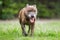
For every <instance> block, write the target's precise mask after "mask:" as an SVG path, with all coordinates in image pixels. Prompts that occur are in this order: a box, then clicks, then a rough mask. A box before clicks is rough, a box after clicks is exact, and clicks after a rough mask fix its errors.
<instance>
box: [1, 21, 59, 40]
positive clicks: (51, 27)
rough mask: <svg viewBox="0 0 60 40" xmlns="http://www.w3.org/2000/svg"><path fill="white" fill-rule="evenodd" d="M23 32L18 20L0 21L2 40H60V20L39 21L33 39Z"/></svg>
mask: <svg viewBox="0 0 60 40" xmlns="http://www.w3.org/2000/svg"><path fill="white" fill-rule="evenodd" d="M27 30H28V26H26V31H27ZM21 31H22V30H21V27H20V24H19V21H18V20H10V21H9V20H7V21H0V40H60V20H37V21H36V24H35V29H34V35H33V36H32V37H30V36H27V37H24V36H22V33H21Z"/></svg>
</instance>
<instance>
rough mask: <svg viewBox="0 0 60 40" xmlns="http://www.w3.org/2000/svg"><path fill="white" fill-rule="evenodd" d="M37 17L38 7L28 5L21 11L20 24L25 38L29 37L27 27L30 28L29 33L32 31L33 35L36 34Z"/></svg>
mask: <svg viewBox="0 0 60 40" xmlns="http://www.w3.org/2000/svg"><path fill="white" fill-rule="evenodd" d="M36 15H37V8H36V5H28V4H27V5H26V7H24V8H23V9H22V10H21V11H19V22H20V24H21V28H22V33H23V35H24V36H27V33H26V31H25V25H28V26H29V30H28V33H29V32H30V30H31V35H32V34H33V32H34V24H35V19H36Z"/></svg>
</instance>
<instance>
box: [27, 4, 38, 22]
mask: <svg viewBox="0 0 60 40" xmlns="http://www.w3.org/2000/svg"><path fill="white" fill-rule="evenodd" d="M26 9H27V15H26V16H27V17H28V18H29V21H30V23H34V22H35V19H36V15H37V8H36V5H29V4H27V5H26Z"/></svg>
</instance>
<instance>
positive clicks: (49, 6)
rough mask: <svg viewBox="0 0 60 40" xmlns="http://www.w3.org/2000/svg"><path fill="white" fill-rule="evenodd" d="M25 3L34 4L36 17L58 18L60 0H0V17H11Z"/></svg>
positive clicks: (15, 15)
mask: <svg viewBox="0 0 60 40" xmlns="http://www.w3.org/2000/svg"><path fill="white" fill-rule="evenodd" d="M26 4H32V5H33V4H36V6H37V9H38V15H37V18H60V0H0V9H1V10H0V19H13V18H16V17H17V15H18V11H19V10H20V9H22V8H23V7H25V6H26Z"/></svg>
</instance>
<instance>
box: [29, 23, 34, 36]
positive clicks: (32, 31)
mask: <svg viewBox="0 0 60 40" xmlns="http://www.w3.org/2000/svg"><path fill="white" fill-rule="evenodd" d="M33 33H34V24H32V25H31V34H30V36H32V35H33Z"/></svg>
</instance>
